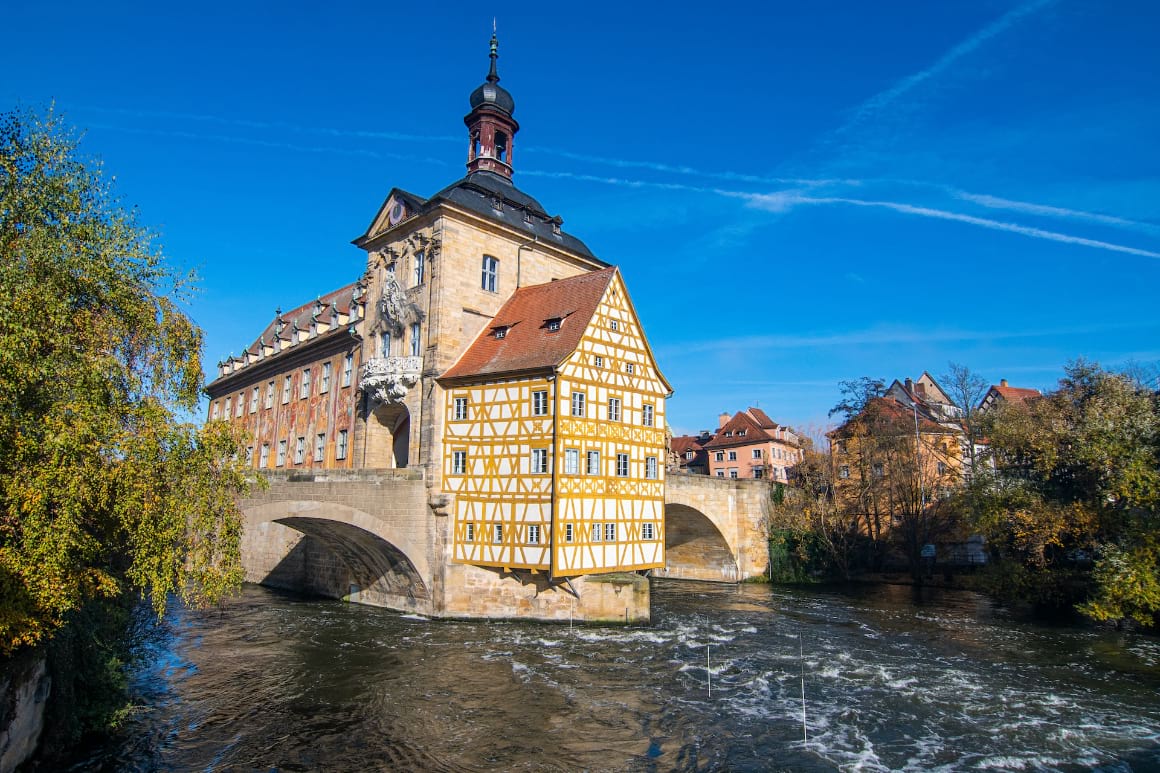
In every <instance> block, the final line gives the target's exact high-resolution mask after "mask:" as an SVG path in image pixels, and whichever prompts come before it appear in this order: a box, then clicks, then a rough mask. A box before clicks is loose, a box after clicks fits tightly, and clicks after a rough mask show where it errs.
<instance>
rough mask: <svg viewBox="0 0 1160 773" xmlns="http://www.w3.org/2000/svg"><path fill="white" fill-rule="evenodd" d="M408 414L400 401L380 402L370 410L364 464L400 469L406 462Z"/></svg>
mask: <svg viewBox="0 0 1160 773" xmlns="http://www.w3.org/2000/svg"><path fill="white" fill-rule="evenodd" d="M410 450H411V413H410V411H408V410H407V406H405V405H403V404H402V403H384V404H380V405H378V406H377V407H376V408H375V409H374V411H372V412H371V415H370V420H369V421H368V422H367V452H366V460H365V461H364V465H365V466H366V467H369V468H377V469H403V468H404V467H406V466H407V464H408V463H409V461H410V455H411V454H410Z"/></svg>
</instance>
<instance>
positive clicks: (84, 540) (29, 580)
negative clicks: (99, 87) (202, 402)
mask: <svg viewBox="0 0 1160 773" xmlns="http://www.w3.org/2000/svg"><path fill="white" fill-rule="evenodd" d="M189 279H190V277H188V276H185V275H183V274H181V273H178V272H176V271H175V270H174V269H173V268H172V267H171V266H169V265H168V264H167V263H166V262H165V261H164V260H163V258H162V255H161V252H160V250H159V249H158V248H157V246H156V244H155V242H154V238H153V235H152V234H151V233H150V232H149V231H147V230H146V229H145V228H143V227H142V226H140V225H139V224H138V222H137V219H136V215H135V213H134V212H133V211H131V210H126V209H124V208H123V207H122V206H121V205H120V204H119V202H118V201H117V200H116V199H115V198H114V197H113V196H112V194H111V191H110V187H109V185H108V184H107V183H106V182H105V180H104V179H103V177H102V175H101V172H100V169H99V167H96V166H94V165H87V164H86V163H84V162H83V161H82V160H81V159H80V158H79V157H78V150H77V140H76V138H75V136H74V135H73V134H72V133H71V132H70V131H69V130H67V129H66V128H65V127H64V125H63V124H62V121H61V120H60V118H59V117H58V116H56V115H55V114H53V113H52V112H49V113H47V114H46V115H45V116H43V117H41V116H37V115H34V114H32V113H29V112H23V111H21V112H12V113H7V114H3V115H0V290H2V293H0V297H2V298H3V303H0V654H7V653H11V652H13V651H14V650H16V649H18V648H20V647H23V646H26V645H32V644H36V643H38V642H41V641H44V640H45V639H47V638H49V637H51V636H52V635H53V634H54V633H55V632H56V631H57V630H58V629H59V628H60V627H61V626H62V625H63V624H64V623H65V621H66V620H67V619H68V617H69V615H70V613H73V612H75V611H76V610H79V609H81V608H82V607H84V606H85V605H86V604H87V603H89V602H91V601H92V600H94V599H113V598H117V597H120V596H123V595H124V594H125V593H127V592H132V591H137V592H143V593H146V594H148V596H149V597H150V598H151V600H152V602H153V606H154V607H155V608H156V609H157V610H158V611H159V612H160V611H161V610H163V609H164V607H165V603H166V598H167V597H168V595H169V594H171V593H172V594H177V596H179V597H180V598H182V599H183V600H184V601H186V602H189V603H193V604H204V603H209V602H213V601H215V600H216V599H219V598H220V597H221V596H222V595H223V594H224V593H226V592H227V591H229V590H230V589H231V588H234V587H236V586H237V585H238V584H239V582H240V580H241V576H242V574H241V568H240V557H239V537H240V530H241V520H240V514H239V512H238V509H237V505H236V501H237V495H238V494H239V493H240V492H242V491H244V490H245V489H246V488H247V481H246V477H245V473H244V470H243V469H242V467H241V465H240V464H239V463H238V461H237V449H238V445H239V438H238V437H236V436H235V435H234V433H233V431H232V430H230V429H229V428H228V427H227V426H226V425H225V424H224V423H220V422H218V423H213V424H211V425H210V426H208V427H205V428H201V429H199V428H197V427H196V426H194V425H191V424H185V423H182V422H180V421H179V420H178V416H180V415H191V414H192V412H194V411H196V410H197V404H198V399H199V394H200V388H201V380H202V375H201V363H200V350H201V344H202V338H201V331H200V330H199V329H198V328H197V327H196V326H195V325H194V323H193V322H192V321H191V320H190V319H189V317H188V316H186V315H185V314H184V313H183V312H182V311H181V309H180V307H179V305H178V303H179V301H180V300H181V299H183V298H184V297H186V293H187V292H188V289H189Z"/></svg>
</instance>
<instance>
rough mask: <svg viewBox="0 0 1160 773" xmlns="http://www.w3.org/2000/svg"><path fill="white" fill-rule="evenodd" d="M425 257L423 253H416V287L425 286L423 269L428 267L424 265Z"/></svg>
mask: <svg viewBox="0 0 1160 773" xmlns="http://www.w3.org/2000/svg"><path fill="white" fill-rule="evenodd" d="M425 257H426V256H425V255H424V254H423V252H422V251H419V252H416V253H415V284H416V285H421V284H423V269H424V268H425V267H426V266H425V265H424V258H425Z"/></svg>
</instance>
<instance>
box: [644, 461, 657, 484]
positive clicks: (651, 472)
mask: <svg viewBox="0 0 1160 773" xmlns="http://www.w3.org/2000/svg"><path fill="white" fill-rule="evenodd" d="M644 476H645V477H646V478H649V479H650V480H656V477H657V458H656V457H655V456H649V457H646V458H645V460H644Z"/></svg>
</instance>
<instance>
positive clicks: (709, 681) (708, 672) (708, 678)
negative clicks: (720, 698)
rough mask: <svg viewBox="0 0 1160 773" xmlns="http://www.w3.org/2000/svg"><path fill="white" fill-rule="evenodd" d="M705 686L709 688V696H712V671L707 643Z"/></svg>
mask: <svg viewBox="0 0 1160 773" xmlns="http://www.w3.org/2000/svg"><path fill="white" fill-rule="evenodd" d="M705 679H706V681H705V686H706V687H708V688H709V697H710V698H712V697H713V672H712V670H710V668H709V645H708V644H706V645H705Z"/></svg>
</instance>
